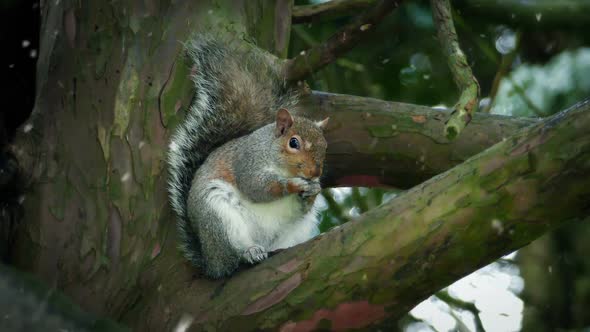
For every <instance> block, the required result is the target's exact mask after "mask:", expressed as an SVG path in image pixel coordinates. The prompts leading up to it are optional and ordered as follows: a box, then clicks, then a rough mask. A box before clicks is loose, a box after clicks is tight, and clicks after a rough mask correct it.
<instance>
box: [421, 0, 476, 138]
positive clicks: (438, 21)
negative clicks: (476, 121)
mask: <svg viewBox="0 0 590 332" xmlns="http://www.w3.org/2000/svg"><path fill="white" fill-rule="evenodd" d="M430 4H431V7H432V18H433V20H434V24H435V25H436V30H437V32H438V40H439V41H440V44H441V47H442V50H443V53H444V54H445V56H446V57H447V62H448V63H449V68H450V69H451V73H452V74H453V79H454V80H455V84H457V87H458V88H459V90H460V91H461V95H460V97H459V101H458V102H457V104H456V105H455V111H454V112H453V113H452V114H451V117H450V118H449V120H448V121H447V124H446V126H445V133H446V136H447V137H448V138H449V139H453V138H455V137H456V136H457V135H459V134H460V133H461V131H462V130H463V128H465V126H466V125H467V124H468V123H469V122H470V121H471V118H472V117H473V112H474V111H475V109H476V108H477V98H478V95H479V84H477V80H476V79H475V77H474V76H473V73H472V72H471V68H470V67H469V64H468V63H467V58H466V57H465V53H463V51H461V47H460V46H459V40H458V38H457V31H455V25H454V24H453V15H452V14H451V4H450V2H449V0H430Z"/></svg>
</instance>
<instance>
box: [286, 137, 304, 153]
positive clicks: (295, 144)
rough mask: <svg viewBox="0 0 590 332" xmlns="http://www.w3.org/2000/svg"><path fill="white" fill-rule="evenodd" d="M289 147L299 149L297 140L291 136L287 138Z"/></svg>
mask: <svg viewBox="0 0 590 332" xmlns="http://www.w3.org/2000/svg"><path fill="white" fill-rule="evenodd" d="M289 147H290V148H291V149H297V150H299V148H300V147H301V146H300V144H299V140H298V139H297V138H295V137H291V139H290V140H289Z"/></svg>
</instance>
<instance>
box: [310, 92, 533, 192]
mask: <svg viewBox="0 0 590 332" xmlns="http://www.w3.org/2000/svg"><path fill="white" fill-rule="evenodd" d="M302 103H303V106H304V107H303V109H305V111H306V112H307V113H306V114H307V115H308V116H309V117H311V118H314V119H315V118H318V119H319V118H322V117H326V116H329V117H330V126H329V129H328V131H327V132H326V135H327V139H328V155H327V161H326V168H325V172H324V173H325V178H324V179H323V182H322V183H323V184H324V186H369V187H371V186H393V187H397V188H403V189H405V188H410V187H412V186H415V185H417V184H419V183H422V182H423V181H425V180H427V179H429V178H431V177H432V176H435V175H437V174H440V173H442V172H444V171H446V170H448V169H449V168H451V167H453V166H455V165H457V164H459V163H461V162H463V161H465V160H467V159H468V158H469V157H471V156H473V155H475V154H476V153H479V152H480V151H483V150H485V149H486V148H488V147H490V146H492V145H493V144H495V143H497V142H499V141H501V140H502V139H504V138H506V137H508V136H510V135H512V134H513V133H514V132H516V131H517V130H518V129H520V128H522V127H525V126H528V125H530V124H533V123H536V122H537V121H538V120H537V119H531V118H511V117H506V116H498V115H489V114H483V113H476V114H474V117H473V121H472V122H471V124H470V125H469V126H468V127H467V128H465V131H464V133H463V134H462V135H461V136H459V137H458V138H457V139H455V140H449V139H447V138H446V137H445V135H444V130H443V129H444V120H445V119H447V118H448V116H449V112H447V111H441V110H435V109H432V108H430V107H426V106H419V105H412V104H405V103H397V102H387V101H383V100H378V99H372V98H364V97H357V96H349V95H338V94H330V93H324V92H318V91H314V92H313V93H312V94H311V95H308V96H307V97H305V98H303V100H302Z"/></svg>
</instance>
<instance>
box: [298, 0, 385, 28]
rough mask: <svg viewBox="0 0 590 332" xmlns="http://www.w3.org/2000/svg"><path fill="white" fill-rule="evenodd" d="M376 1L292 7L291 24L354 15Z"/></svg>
mask: <svg viewBox="0 0 590 332" xmlns="http://www.w3.org/2000/svg"><path fill="white" fill-rule="evenodd" d="M375 2H376V0H332V1H327V2H322V3H318V4H313V5H304V6H295V7H293V23H295V24H298V23H307V22H312V21H316V20H323V19H326V18H334V17H342V16H349V15H356V14H357V13H358V12H359V11H360V10H365V9H366V8H368V7H369V6H372V5H374V4H375Z"/></svg>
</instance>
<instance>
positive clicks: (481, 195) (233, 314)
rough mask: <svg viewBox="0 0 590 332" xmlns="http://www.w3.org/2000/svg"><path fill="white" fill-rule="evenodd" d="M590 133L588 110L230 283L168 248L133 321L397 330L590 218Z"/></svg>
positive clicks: (558, 119) (515, 140)
mask: <svg viewBox="0 0 590 332" xmlns="http://www.w3.org/2000/svg"><path fill="white" fill-rule="evenodd" d="M588 126H590V102H585V103H581V104H578V105H576V106H575V107H573V108H572V109H570V110H567V111H564V112H562V113H559V114H556V115H555V116H553V117H550V118H547V119H545V120H544V121H542V122H541V123H539V124H537V125H534V126H531V127H527V128H524V129H522V130H521V131H519V132H518V133H517V134H516V135H513V136H512V137H509V138H508V139H506V140H504V141H502V142H500V143H498V144H496V145H495V146H493V147H492V148H490V149H488V150H486V151H484V152H482V153H480V154H479V155H477V156H475V157H473V158H470V159H469V160H468V161H466V162H465V163H463V164H461V165H459V166H457V167H455V168H453V169H451V170H449V171H448V172H446V173H443V174H441V175H439V176H437V177H435V178H433V179H431V180H429V181H427V182H425V183H424V184H422V185H420V186H417V187H415V188H413V189H412V190H409V191H407V192H406V193H404V194H402V195H400V196H398V197H397V198H396V199H394V200H392V201H390V202H389V203H387V204H385V205H383V206H381V207H379V208H376V209H373V210H371V211H369V212H368V213H366V214H364V215H362V216H361V217H360V218H358V219H357V220H354V221H351V222H349V223H347V224H345V225H344V226H342V227H340V228H337V229H334V230H332V231H330V232H328V233H326V234H324V235H322V236H320V237H318V238H316V239H315V240H312V241H309V242H307V243H305V244H302V245H299V246H297V247H294V248H292V249H289V250H285V251H283V252H281V253H279V254H278V255H276V256H274V257H271V258H270V259H268V260H266V261H265V262H263V263H262V264H260V265H258V266H255V267H253V268H250V269H247V270H245V271H242V272H240V273H238V274H236V275H235V276H233V277H232V278H230V279H226V280H222V281H207V280H192V281H191V279H192V277H191V275H192V272H191V271H192V269H191V268H190V267H188V266H187V264H185V263H182V258H180V257H177V256H178V253H177V252H176V250H168V252H167V254H165V255H162V257H161V258H158V261H157V262H156V264H155V266H154V268H153V271H152V272H154V273H147V274H146V280H145V281H146V282H147V284H146V287H150V288H149V289H152V290H153V291H152V292H148V289H145V292H146V293H145V295H144V296H145V299H146V300H147V301H148V302H147V303H149V304H147V303H146V305H145V306H142V307H143V311H141V312H136V313H135V315H136V319H141V324H140V325H141V326H139V327H138V328H139V329H141V330H148V329H151V330H157V331H160V330H167V329H169V328H170V327H171V326H172V324H174V322H175V321H176V320H177V318H178V317H179V316H180V315H181V314H182V313H183V312H186V311H189V312H190V313H191V315H192V316H193V317H194V318H195V319H196V320H195V326H194V327H195V329H202V328H207V329H218V330H236V329H239V330H241V331H248V330H255V329H257V330H260V329H283V330H297V329H303V330H309V329H312V328H314V327H315V328H317V327H319V326H324V327H327V326H329V328H332V329H340V328H343V327H347V328H363V327H365V328H367V327H369V326H370V325H371V324H374V323H377V324H379V322H383V321H384V320H385V321H391V320H395V319H397V318H399V317H401V316H402V315H403V314H405V313H406V312H407V311H408V310H409V309H411V308H412V307H413V306H414V305H416V304H417V303H419V302H420V301H422V300H423V299H424V298H426V297H427V296H429V295H430V294H433V293H434V292H435V291H436V290H437V289H440V288H441V287H444V286H446V285H448V284H449V283H451V282H452V281H454V280H457V279H458V278H460V277H462V276H464V275H466V274H468V273H470V272H472V271H474V270H475V269H477V268H479V267H481V266H483V265H485V264H488V263H489V262H491V261H493V260H495V259H498V258H500V257H501V256H503V255H505V254H507V253H509V252H511V251H513V250H515V249H517V248H520V247H522V246H524V245H526V244H527V243H529V242H530V241H532V240H534V239H535V238H537V237H539V236H540V235H542V234H543V233H545V232H547V231H548V230H549V229H552V228H554V227H557V226H559V225H561V224H563V223H565V222H567V221H570V220H572V219H578V220H580V219H583V218H584V217H586V216H588V214H589V213H590V206H589V205H588V197H590V177H588V176H587V175H588V174H589V172H590V134H588V131H587V128H588ZM565 193H567V194H565ZM172 247H173V245H171V246H170V248H172ZM158 276H159V277H158ZM163 276H165V277H163ZM154 277H155V278H156V279H155V280H154V279H152V280H151V282H150V278H154ZM160 278H164V279H165V280H164V279H160ZM158 280H161V281H158ZM154 282H155V283H156V284H154ZM140 306H141V304H140ZM351 313H354V315H352V316H351ZM146 318H147V319H146ZM326 324H327V325H326Z"/></svg>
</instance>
